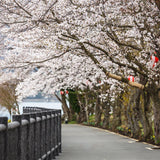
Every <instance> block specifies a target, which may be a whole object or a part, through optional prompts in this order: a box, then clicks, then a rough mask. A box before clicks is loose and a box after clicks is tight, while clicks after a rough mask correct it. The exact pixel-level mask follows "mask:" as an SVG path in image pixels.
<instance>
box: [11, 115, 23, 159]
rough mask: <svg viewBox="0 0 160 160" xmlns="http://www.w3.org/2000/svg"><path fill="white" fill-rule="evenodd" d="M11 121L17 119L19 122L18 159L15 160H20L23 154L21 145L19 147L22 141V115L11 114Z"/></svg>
mask: <svg viewBox="0 0 160 160" xmlns="http://www.w3.org/2000/svg"><path fill="white" fill-rule="evenodd" d="M12 119H13V121H17V122H19V124H20V125H19V128H18V146H17V148H18V151H17V152H18V159H17V160H21V159H22V157H23V155H22V149H23V148H22V147H21V143H22V142H21V141H22V136H21V135H22V115H13V116H12Z"/></svg>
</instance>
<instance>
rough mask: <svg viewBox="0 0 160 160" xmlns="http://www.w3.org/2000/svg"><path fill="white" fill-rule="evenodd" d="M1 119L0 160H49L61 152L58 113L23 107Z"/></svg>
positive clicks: (57, 111)
mask: <svg viewBox="0 0 160 160" xmlns="http://www.w3.org/2000/svg"><path fill="white" fill-rule="evenodd" d="M12 119H13V122H12V123H8V118H7V117H0V160H52V159H54V158H55V156H58V155H59V153H60V152H61V110H51V109H44V108H37V107H36V108H35V107H25V108H23V114H22V115H13V117H12Z"/></svg>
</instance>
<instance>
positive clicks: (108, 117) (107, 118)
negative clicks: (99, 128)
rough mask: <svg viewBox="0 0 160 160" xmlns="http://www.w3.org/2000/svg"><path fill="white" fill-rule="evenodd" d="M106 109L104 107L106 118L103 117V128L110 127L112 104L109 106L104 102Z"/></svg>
mask: <svg viewBox="0 0 160 160" xmlns="http://www.w3.org/2000/svg"><path fill="white" fill-rule="evenodd" d="M107 103H108V102H107ZM104 105H105V106H104V107H103V108H104V109H103V114H104V119H103V128H105V129H109V119H110V114H109V112H110V106H107V104H105V103H104Z"/></svg>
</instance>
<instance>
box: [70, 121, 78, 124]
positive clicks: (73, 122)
mask: <svg viewBox="0 0 160 160" xmlns="http://www.w3.org/2000/svg"><path fill="white" fill-rule="evenodd" d="M68 124H77V122H76V121H70V122H68Z"/></svg>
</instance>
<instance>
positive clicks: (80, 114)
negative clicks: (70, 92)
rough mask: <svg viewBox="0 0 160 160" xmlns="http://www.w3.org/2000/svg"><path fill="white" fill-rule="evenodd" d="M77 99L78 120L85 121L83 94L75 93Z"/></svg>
mask: <svg viewBox="0 0 160 160" xmlns="http://www.w3.org/2000/svg"><path fill="white" fill-rule="evenodd" d="M77 99H78V102H79V106H80V112H79V122H80V123H82V122H86V121H87V117H86V110H85V100H84V97H83V95H80V94H77Z"/></svg>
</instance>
